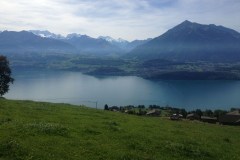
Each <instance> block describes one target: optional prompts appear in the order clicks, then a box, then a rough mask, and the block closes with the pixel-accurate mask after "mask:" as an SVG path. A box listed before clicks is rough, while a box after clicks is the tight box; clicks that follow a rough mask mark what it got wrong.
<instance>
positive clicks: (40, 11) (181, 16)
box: [0, 0, 240, 40]
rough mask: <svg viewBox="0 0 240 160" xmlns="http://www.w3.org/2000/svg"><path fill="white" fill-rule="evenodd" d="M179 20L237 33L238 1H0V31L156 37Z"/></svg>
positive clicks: (239, 4)
mask: <svg viewBox="0 0 240 160" xmlns="http://www.w3.org/2000/svg"><path fill="white" fill-rule="evenodd" d="M184 20H190V21H193V22H198V23H203V24H216V25H223V26H226V27H230V28H232V29H235V30H237V31H238V32H240V0H0V30H1V31H3V30H16V31H20V30H30V29H38V30H49V31H51V32H54V33H59V34H63V35H66V34H68V33H72V32H76V33H79V34H87V35H89V36H92V37H98V36H100V35H103V36H106V35H109V36H111V37H113V38H118V37H121V38H124V39H127V40H133V39H145V38H149V37H157V36H159V35H161V34H162V33H164V32H165V31H167V30H168V29H170V28H171V27H173V26H175V25H177V24H179V23H181V22H182V21H184Z"/></svg>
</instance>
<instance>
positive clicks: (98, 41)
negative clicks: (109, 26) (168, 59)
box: [0, 30, 149, 56]
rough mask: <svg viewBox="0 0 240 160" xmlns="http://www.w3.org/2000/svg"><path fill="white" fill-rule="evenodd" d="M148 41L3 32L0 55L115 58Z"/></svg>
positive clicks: (47, 33) (32, 32)
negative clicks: (75, 54) (98, 56)
mask: <svg viewBox="0 0 240 160" xmlns="http://www.w3.org/2000/svg"><path fill="white" fill-rule="evenodd" d="M148 41H149V39H147V40H136V41H133V42H129V41H127V40H123V39H120V38H119V39H116V40H115V39H113V38H111V37H109V36H106V37H104V36H100V37H99V38H92V37H90V36H87V35H81V34H77V33H71V34H68V35H67V36H66V37H64V36H62V35H60V34H54V33H51V32H49V31H40V30H30V31H21V32H15V31H3V32H0V52H2V53H31V52H34V53H35V52H38V53H49V52H51V53H79V54H87V55H101V56H102V55H104V56H106V55H107V56H109V55H112V56H119V55H122V54H125V53H127V52H129V51H130V50H132V49H133V48H134V47H136V46H138V45H141V44H143V43H146V42H148Z"/></svg>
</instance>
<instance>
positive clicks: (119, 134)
mask: <svg viewBox="0 0 240 160" xmlns="http://www.w3.org/2000/svg"><path fill="white" fill-rule="evenodd" d="M239 135H240V127H238V126H221V125H216V124H206V123H201V122H193V121H184V120H183V121H170V120H168V119H167V118H160V117H139V116H134V115H127V114H123V113H115V112H110V111H103V110H96V109H91V108H87V107H83V106H73V105H68V104H52V103H42V102H31V101H12V100H4V99H0V159H1V160H12V159H14V160H18V159H34V160H38V159H39V160H49V159H51V160H54V159H56V160H61V159H62V160H66V159H67V160H71V159H81V160H85V159H93V160H97V159H103V160H107V159H114V160H115V159H116V160H118V159H119V160H121V159H122V160H138V159H139V160H140V159H141V160H144V159H146V160H147V159H148V160H157V159H166V160H167V159H171V160H177V159H184V160H188V159H189V160H190V159H194V160H200V159H204V160H208V159H209V160H212V159H219V160H220V159H222V160H223V159H226V160H229V159H231V160H239V157H240V150H239V148H240V137H239Z"/></svg>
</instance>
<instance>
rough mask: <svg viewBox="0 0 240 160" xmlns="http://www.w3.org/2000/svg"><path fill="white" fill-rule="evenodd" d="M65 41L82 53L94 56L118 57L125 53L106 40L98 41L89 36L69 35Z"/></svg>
mask: <svg viewBox="0 0 240 160" xmlns="http://www.w3.org/2000/svg"><path fill="white" fill-rule="evenodd" d="M67 37H68V38H66V39H65V40H64V41H65V42H67V43H69V44H71V45H73V46H75V47H76V48H77V49H78V50H79V51H80V52H81V53H87V54H94V55H118V54H121V53H122V52H123V51H122V50H121V49H120V48H118V47H117V46H114V45H112V44H110V43H109V42H107V41H106V40H104V39H96V38H92V37H89V36H87V35H73V34H71V35H69V36H67Z"/></svg>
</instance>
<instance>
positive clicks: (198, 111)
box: [195, 109, 203, 117]
mask: <svg viewBox="0 0 240 160" xmlns="http://www.w3.org/2000/svg"><path fill="white" fill-rule="evenodd" d="M195 113H196V114H197V115H199V116H200V117H201V116H202V115H203V113H202V111H201V109H196V112H195Z"/></svg>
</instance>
